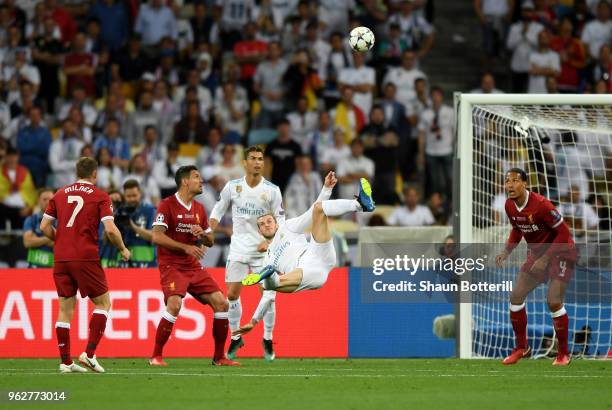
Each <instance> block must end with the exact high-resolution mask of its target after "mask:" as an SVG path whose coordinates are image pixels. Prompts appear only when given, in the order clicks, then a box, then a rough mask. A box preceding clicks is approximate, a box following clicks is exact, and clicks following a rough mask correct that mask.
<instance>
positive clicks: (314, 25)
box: [300, 20, 331, 80]
mask: <svg viewBox="0 0 612 410" xmlns="http://www.w3.org/2000/svg"><path fill="white" fill-rule="evenodd" d="M300 47H302V48H303V49H305V50H307V51H308V53H309V55H310V61H311V63H312V66H313V67H314V68H315V69H316V70H317V72H318V73H319V78H320V79H322V80H323V79H324V78H325V73H324V71H325V64H326V63H327V61H328V59H329V54H330V53H331V45H330V44H329V43H328V42H327V41H325V40H323V39H322V38H320V37H319V24H318V22H317V21H314V20H313V21H310V22H309V23H308V24H307V25H306V37H305V38H304V40H303V41H302V43H301V45H300Z"/></svg>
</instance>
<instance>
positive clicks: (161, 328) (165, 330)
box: [153, 312, 176, 357]
mask: <svg viewBox="0 0 612 410" xmlns="http://www.w3.org/2000/svg"><path fill="white" fill-rule="evenodd" d="M174 322H176V317H174V316H172V315H171V314H170V313H168V312H164V314H163V315H162V318H161V320H160V321H159V325H157V332H156V333H155V348H154V349H153V357H156V356H161V355H162V353H163V350H164V346H165V344H166V342H167V341H168V339H169V338H170V335H171V334H172V328H173V327H174Z"/></svg>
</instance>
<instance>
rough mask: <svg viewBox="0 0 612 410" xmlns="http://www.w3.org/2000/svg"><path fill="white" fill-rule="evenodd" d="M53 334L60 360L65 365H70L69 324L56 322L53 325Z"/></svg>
mask: <svg viewBox="0 0 612 410" xmlns="http://www.w3.org/2000/svg"><path fill="white" fill-rule="evenodd" d="M55 334H56V336H57V347H58V348H59V353H60V359H61V360H62V363H63V364H65V365H71V364H72V358H71V357H70V323H64V322H57V323H56V324H55Z"/></svg>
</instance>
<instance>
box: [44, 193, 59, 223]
mask: <svg viewBox="0 0 612 410" xmlns="http://www.w3.org/2000/svg"><path fill="white" fill-rule="evenodd" d="M45 215H47V216H50V217H51V219H57V207H56V206H55V196H53V198H51V200H50V201H49V205H47V209H45Z"/></svg>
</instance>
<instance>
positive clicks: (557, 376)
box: [0, 371, 612, 379]
mask: <svg viewBox="0 0 612 410" xmlns="http://www.w3.org/2000/svg"><path fill="white" fill-rule="evenodd" d="M20 374H23V375H32V376H48V375H53V374H59V373H57V372H55V371H47V372H21V373H20ZM90 374H93V373H90ZM105 374H108V375H118V376H171V377H261V378H265V377H317V378H346V377H352V378H366V379H371V378H378V379H385V378H393V377H412V378H414V377H415V375H414V374H342V375H340V374H316V373H315V374H307V373H304V374H292V373H284V374H278V373H277V374H274V373H259V374H256V373H246V374H245V373H173V372H106V373H105ZM0 375H14V373H7V372H0ZM507 376H518V377H523V378H524V377H540V378H542V377H543V378H553V379H602V378H612V374H610V375H570V374H541V373H518V372H512V373H505V374H483V373H479V374H472V373H454V374H453V373H445V374H426V375H418V376H416V377H420V378H424V377H427V378H429V377H507Z"/></svg>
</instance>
